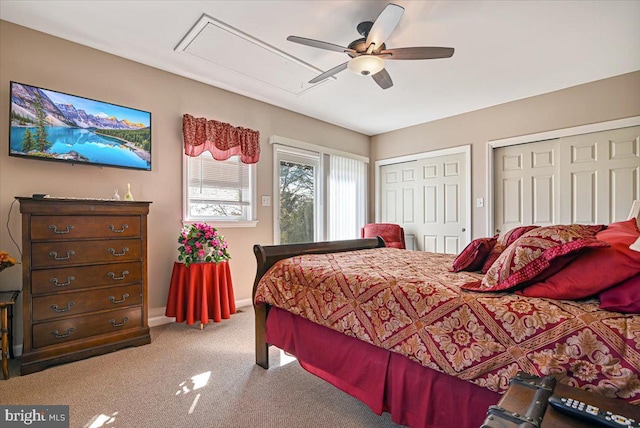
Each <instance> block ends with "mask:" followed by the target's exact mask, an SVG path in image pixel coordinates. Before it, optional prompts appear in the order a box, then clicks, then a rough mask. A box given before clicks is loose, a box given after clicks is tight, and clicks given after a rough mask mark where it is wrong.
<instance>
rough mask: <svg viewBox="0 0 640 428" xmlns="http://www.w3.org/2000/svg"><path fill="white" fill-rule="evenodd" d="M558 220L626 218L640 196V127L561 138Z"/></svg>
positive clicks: (603, 221)
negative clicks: (634, 201) (633, 203)
mask: <svg viewBox="0 0 640 428" xmlns="http://www.w3.org/2000/svg"><path fill="white" fill-rule="evenodd" d="M560 157H561V159H562V166H561V168H560V171H559V179H560V183H562V184H563V185H561V186H560V222H561V223H585V224H609V223H613V222H616V221H620V220H625V219H626V218H627V216H628V215H629V210H630V209H631V203H632V201H633V200H634V199H640V127H638V126H635V127H631V128H622V129H616V130H613V131H604V132H594V133H591V134H583V135H576V136H572V137H566V138H561V139H560Z"/></svg>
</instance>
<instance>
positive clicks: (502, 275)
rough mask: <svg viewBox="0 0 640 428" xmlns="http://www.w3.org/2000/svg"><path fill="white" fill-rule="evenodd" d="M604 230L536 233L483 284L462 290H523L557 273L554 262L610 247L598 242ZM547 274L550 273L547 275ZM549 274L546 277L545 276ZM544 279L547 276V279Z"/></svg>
mask: <svg viewBox="0 0 640 428" xmlns="http://www.w3.org/2000/svg"><path fill="white" fill-rule="evenodd" d="M603 227H604V226H603V225H597V226H589V225H581V224H569V225H558V226H545V227H538V228H536V229H533V230H531V231H529V232H527V233H525V234H524V235H522V236H521V237H520V238H518V239H516V241H515V242H514V243H513V244H511V245H509V247H507V249H506V250H504V251H503V252H502V254H500V256H499V257H498V259H497V260H496V261H495V263H494V264H493V265H492V266H491V268H490V269H489V270H488V271H487V274H486V275H485V276H484V278H483V279H482V281H475V282H471V283H468V284H465V285H463V286H462V288H464V289H466V290H473V291H505V290H509V289H512V288H514V287H515V286H517V285H520V286H521V287H522V286H524V285H526V284H527V282H529V281H531V280H533V279H536V280H538V279H540V278H542V277H546V275H550V274H551V273H553V272H556V271H557V266H554V264H553V263H552V262H553V261H554V260H556V259H557V260H558V261H559V262H561V263H560V264H561V265H564V264H566V262H567V258H566V256H567V255H568V254H570V253H575V252H576V251H579V250H581V249H583V248H587V247H603V246H608V245H609V244H607V243H606V242H603V241H599V240H597V239H596V237H595V235H596V233H597V232H598V231H599V230H601V229H602V228H603ZM545 271H546V272H545ZM545 273H546V275H545ZM543 275H544V276H543Z"/></svg>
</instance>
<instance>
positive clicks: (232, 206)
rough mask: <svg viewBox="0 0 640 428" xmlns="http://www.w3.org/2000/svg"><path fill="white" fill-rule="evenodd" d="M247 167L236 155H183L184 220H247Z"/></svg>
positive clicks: (248, 196) (248, 172) (248, 197)
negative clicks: (221, 157)
mask: <svg viewBox="0 0 640 428" xmlns="http://www.w3.org/2000/svg"><path fill="white" fill-rule="evenodd" d="M251 204H252V191H251V166H250V165H247V164H243V163H242V162H240V158H239V157H238V156H233V157H231V158H229V159H228V160H225V161H218V160H215V159H213V157H212V156H211V153H209V152H208V151H205V152H203V153H202V154H201V155H200V156H198V157H188V158H187V207H186V208H187V219H186V220H251V212H252V211H251Z"/></svg>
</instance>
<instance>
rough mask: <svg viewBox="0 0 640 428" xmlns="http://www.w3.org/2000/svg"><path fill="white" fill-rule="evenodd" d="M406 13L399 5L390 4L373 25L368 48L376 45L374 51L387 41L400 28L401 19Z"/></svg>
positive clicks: (368, 37) (368, 38)
mask: <svg viewBox="0 0 640 428" xmlns="http://www.w3.org/2000/svg"><path fill="white" fill-rule="evenodd" d="M403 13H404V8H403V7H402V6H398V5H397V4H393V3H389V4H388V5H387V7H385V8H384V10H383V11H382V12H381V13H380V15H379V16H378V18H377V19H376V21H375V22H374V23H373V26H372V27H371V30H370V31H369V35H368V36H367V48H368V47H369V46H370V45H371V43H373V44H374V46H375V47H374V50H375V49H376V48H378V47H380V46H382V44H383V43H384V41H385V40H387V37H389V36H390V35H391V33H392V32H393V30H395V29H396V27H397V26H398V22H400V18H402V14H403Z"/></svg>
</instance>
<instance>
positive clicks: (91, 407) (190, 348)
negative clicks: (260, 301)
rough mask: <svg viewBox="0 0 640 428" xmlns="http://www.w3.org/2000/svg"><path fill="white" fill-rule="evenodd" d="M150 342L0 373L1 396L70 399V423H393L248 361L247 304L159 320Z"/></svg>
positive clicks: (274, 357)
mask: <svg viewBox="0 0 640 428" xmlns="http://www.w3.org/2000/svg"><path fill="white" fill-rule="evenodd" d="M151 340H152V342H151V344H150V345H145V346H141V347H137V348H128V349H124V350H121V351H117V352H114V353H111V354H107V355H102V356H98V357H94V358H89V359H86V360H82V361H77V362H74V363H70V364H65V365H60V366H55V367H51V368H48V369H46V370H43V371H41V372H37V373H33V374H30V375H26V376H20V375H19V367H18V364H17V363H18V361H10V371H11V373H10V374H11V378H10V379H9V380H0V404H5V405H11V404H32V405H51V404H66V405H69V406H70V414H71V427H87V428H89V427H91V428H97V427H109V428H127V427H140V428H144V427H152V428H162V427H216V428H218V427H220V428H224V427H265V428H266V427H274V428H276V427H277V428H281V427H314V428H315V427H327V428H329V427H331V428H334V427H345V428H346V427H397V426H398V425H396V424H394V423H393V422H391V418H390V416H389V415H388V414H386V413H385V414H383V415H382V416H377V415H376V414H374V413H373V412H372V411H371V410H370V409H369V408H368V407H367V406H365V405H364V404H362V403H361V402H360V401H358V400H357V399H355V398H353V397H350V396H349V395H347V394H345V393H343V392H342V391H340V390H338V389H337V388H335V387H333V386H331V385H329V384H328V383H326V382H324V381H323V380H321V379H319V378H317V377H315V376H313V375H311V374H309V373H307V372H306V371H304V370H303V369H302V368H300V366H299V365H298V363H297V362H295V361H294V362H292V363H290V364H284V365H282V366H280V363H281V361H284V359H282V360H281V358H280V353H279V350H278V349H275V348H272V349H271V351H270V352H271V354H270V359H271V367H272V368H271V369H269V370H263V369H262V368H260V367H258V366H256V365H255V364H254V350H253V346H254V345H253V343H254V335H253V309H252V308H251V307H245V308H240V312H239V313H237V314H235V315H232V317H231V319H229V320H223V322H222V323H214V324H208V325H207V326H206V327H205V329H204V330H200V329H199V325H198V324H195V325H192V326H187V325H186V324H184V323H182V324H175V323H172V324H167V325H162V326H159V327H154V328H152V329H151Z"/></svg>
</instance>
